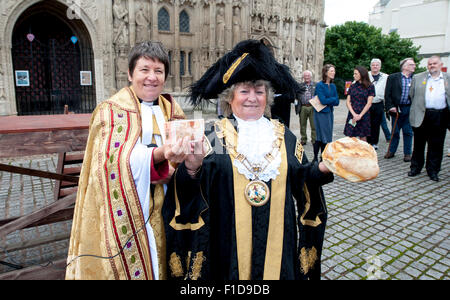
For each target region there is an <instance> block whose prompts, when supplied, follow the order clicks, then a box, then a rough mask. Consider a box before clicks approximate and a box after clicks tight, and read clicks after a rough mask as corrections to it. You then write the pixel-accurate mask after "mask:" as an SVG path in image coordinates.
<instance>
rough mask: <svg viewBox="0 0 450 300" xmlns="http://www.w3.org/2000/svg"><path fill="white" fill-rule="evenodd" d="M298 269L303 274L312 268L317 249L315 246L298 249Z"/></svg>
mask: <svg viewBox="0 0 450 300" xmlns="http://www.w3.org/2000/svg"><path fill="white" fill-rule="evenodd" d="M299 259H300V269H301V271H302V273H303V274H306V273H308V272H309V270H312V269H313V268H314V264H315V262H316V260H317V250H316V248H315V247H312V248H311V249H309V250H308V249H306V248H305V247H303V248H302V250H300V257H299Z"/></svg>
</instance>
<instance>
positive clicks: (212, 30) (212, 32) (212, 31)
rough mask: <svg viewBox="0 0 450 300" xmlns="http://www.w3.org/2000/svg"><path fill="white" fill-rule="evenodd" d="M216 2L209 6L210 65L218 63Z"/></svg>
mask: <svg viewBox="0 0 450 300" xmlns="http://www.w3.org/2000/svg"><path fill="white" fill-rule="evenodd" d="M216 56H217V55H216V2H215V1H211V2H210V5H209V64H210V65H212V64H213V63H214V62H215V61H216Z"/></svg>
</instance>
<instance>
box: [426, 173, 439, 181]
mask: <svg viewBox="0 0 450 300" xmlns="http://www.w3.org/2000/svg"><path fill="white" fill-rule="evenodd" d="M428 176H430V179H431V180H433V181H436V182H439V177H438V176H437V174H431V175H428Z"/></svg>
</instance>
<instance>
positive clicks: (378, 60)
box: [370, 58, 381, 66]
mask: <svg viewBox="0 0 450 300" xmlns="http://www.w3.org/2000/svg"><path fill="white" fill-rule="evenodd" d="M373 63H379V64H380V66H381V59H379V58H373V59H372V60H371V61H370V65H372V64H373Z"/></svg>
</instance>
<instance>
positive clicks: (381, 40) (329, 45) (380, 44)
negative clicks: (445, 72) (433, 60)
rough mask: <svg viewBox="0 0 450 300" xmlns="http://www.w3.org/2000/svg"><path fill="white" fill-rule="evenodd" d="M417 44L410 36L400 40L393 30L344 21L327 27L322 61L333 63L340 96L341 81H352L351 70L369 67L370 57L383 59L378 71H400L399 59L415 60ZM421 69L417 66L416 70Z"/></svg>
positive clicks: (419, 70) (342, 88)
mask: <svg viewBox="0 0 450 300" xmlns="http://www.w3.org/2000/svg"><path fill="white" fill-rule="evenodd" d="M419 49H420V47H416V46H414V45H413V42H412V41H411V40H410V39H402V38H400V36H399V35H398V34H397V33H395V32H392V33H390V34H382V33H381V28H376V27H374V26H371V25H368V24H366V23H364V22H346V23H345V24H343V25H337V26H333V27H331V28H328V29H327V32H326V35H325V53H324V56H325V61H324V62H325V63H331V64H333V65H335V66H336V79H335V84H336V87H337V88H338V92H339V95H340V96H341V97H342V96H343V90H344V82H345V81H353V70H354V68H355V67H356V66H358V65H360V66H364V67H366V68H367V69H368V70H370V61H371V60H372V58H379V59H380V60H381V61H382V66H381V71H382V72H384V73H387V74H392V73H396V72H399V71H400V66H399V64H400V61H401V60H402V59H404V58H406V57H412V58H414V60H415V61H416V62H417V63H418V62H419V61H420V57H419V55H418V53H419ZM422 71H424V68H416V73H417V72H422Z"/></svg>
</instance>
